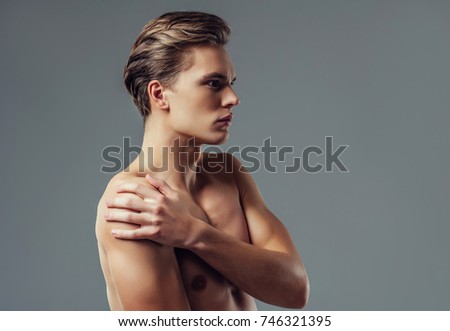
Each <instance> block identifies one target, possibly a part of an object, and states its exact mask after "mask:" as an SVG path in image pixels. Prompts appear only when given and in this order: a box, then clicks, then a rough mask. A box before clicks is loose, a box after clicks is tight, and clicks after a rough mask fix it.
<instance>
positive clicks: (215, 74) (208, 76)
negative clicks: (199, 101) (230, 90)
mask: <svg viewBox="0 0 450 331" xmlns="http://www.w3.org/2000/svg"><path fill="white" fill-rule="evenodd" d="M212 78H218V79H223V80H227V79H228V77H227V76H226V75H224V74H221V73H220V72H211V73H208V74H206V75H203V76H202V77H201V78H200V80H208V79H212ZM235 80H236V76H234V78H233V79H232V80H231V83H234V81H235Z"/></svg>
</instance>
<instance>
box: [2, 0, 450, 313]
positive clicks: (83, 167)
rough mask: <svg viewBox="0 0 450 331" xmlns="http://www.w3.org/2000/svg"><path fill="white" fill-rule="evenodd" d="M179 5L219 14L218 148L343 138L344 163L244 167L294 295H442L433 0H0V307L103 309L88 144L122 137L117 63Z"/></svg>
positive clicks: (381, 300)
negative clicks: (295, 252)
mask: <svg viewBox="0 0 450 331" xmlns="http://www.w3.org/2000/svg"><path fill="white" fill-rule="evenodd" d="M180 9H191V10H203V11H209V12H213V13H215V14H217V15H220V16H222V17H223V18H225V19H226V20H227V21H228V23H229V24H230V25H231V27H232V29H233V36H232V42H231V44H230V46H229V51H230V54H231V56H232V58H233V60H234V63H235V66H236V69H237V74H238V81H237V84H236V91H237V93H238V94H239V96H240V98H241V100H242V104H241V106H239V107H238V108H236V112H235V113H236V121H235V122H234V123H233V127H232V130H231V138H230V141H229V143H228V145H229V146H231V145H240V146H245V145H255V146H261V144H262V141H263V140H264V139H265V138H266V137H269V136H271V137H272V142H273V144H275V145H277V146H282V145H292V146H294V148H295V152H296V155H300V153H301V151H302V150H303V149H304V148H305V147H307V146H310V145H317V146H319V147H322V148H323V146H324V144H325V136H333V137H334V144H335V146H337V145H341V144H342V145H349V148H348V149H347V150H346V151H345V152H344V153H343V154H342V156H341V160H342V161H343V162H344V164H345V165H346V166H347V167H348V169H349V170H350V172H349V173H340V172H339V171H337V169H336V168H335V169H334V171H333V172H331V173H326V172H325V171H322V172H319V173H316V174H309V173H306V172H304V171H299V172H297V173H295V174H286V173H284V172H283V171H278V172H277V173H268V172H266V171H264V170H261V171H259V172H257V173H255V174H254V177H255V178H256V181H257V182H258V184H259V187H260V189H261V191H262V193H263V195H264V197H265V199H266V201H267V204H268V205H269V207H270V208H271V209H272V210H273V211H274V213H275V214H277V215H278V216H279V218H280V219H282V220H283V222H284V223H285V224H286V225H287V227H288V228H289V230H290V232H291V233H292V236H293V238H294V240H295V242H296V244H297V247H298V249H299V251H300V253H301V255H302V258H303V260H304V262H305V265H306V267H307V270H308V273H309V276H310V279H311V297H310V301H309V304H308V306H307V308H306V309H307V310H449V309H450V304H449V300H448V298H449V297H450V287H449V285H448V280H449V279H450V277H449V276H450V261H449V250H450V241H449V240H448V238H447V237H448V234H449V232H450V231H449V230H450V225H449V196H450V189H449V187H450V185H449V184H450V177H449V174H448V169H450V156H449V142H450V130H448V126H449V123H450V112H449V104H450V103H449V101H450V100H449V99H450V93H449V91H450V81H449V79H450V66H449V59H450V38H449V36H450V20H449V17H450V3H449V2H448V1H334V0H333V1H312V0H311V1H277V2H275V1H245V2H242V1H227V2H225V1H221V2H219V1H208V2H206V1H165V2H163V1H132V2H128V1H127V2H125V1H71V2H69V1H61V2H60V1H39V2H37V1H28V2H26V1H1V2H0V41H1V52H0V69H1V89H0V107H1V115H0V116H1V124H0V125H1V128H0V135H1V136H0V137H1V146H0V149H1V150H0V157H1V163H0V167H1V169H0V170H1V174H2V180H1V186H0V198H1V199H0V203H1V221H2V230H1V231H0V251H1V255H0V265H1V271H0V309H2V310H105V309H108V306H107V302H106V294H105V287H104V282H103V278H102V274H101V270H100V267H99V262H98V256H97V250H96V241H95V237H94V221H95V214H96V204H97V202H98V199H99V197H100V195H101V193H102V191H103V189H104V187H105V185H106V183H107V182H108V180H109V178H110V177H111V175H110V174H103V173H101V172H100V167H101V165H102V159H101V151H102V149H103V148H104V147H106V146H108V145H113V144H114V145H118V146H120V145H121V142H122V137H124V136H129V137H131V140H132V142H133V144H136V145H139V144H140V142H141V136H142V124H141V120H140V117H139V115H138V113H137V110H136V109H135V108H134V106H133V105H132V102H131V100H130V98H129V96H128V95H127V94H126V91H125V88H124V87H123V84H122V68H123V65H124V63H125V61H126V59H127V56H128V52H129V49H130V47H131V44H132V42H133V41H134V40H135V38H136V37H137V35H138V33H139V32H140V30H141V28H142V26H143V25H144V24H145V23H146V22H147V21H148V20H149V19H151V18H153V17H155V16H158V15H160V14H162V13H164V12H166V11H170V10H180ZM312 161H318V162H323V159H321V158H320V157H317V158H316V159H313V160H312ZM258 305H259V308H260V309H278V308H276V307H273V306H269V305H266V304H263V303H258Z"/></svg>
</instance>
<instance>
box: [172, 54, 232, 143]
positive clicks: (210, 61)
mask: <svg viewBox="0 0 450 331" xmlns="http://www.w3.org/2000/svg"><path fill="white" fill-rule="evenodd" d="M191 51H192V54H191V56H192V63H193V64H192V66H191V67H190V68H189V69H187V70H184V71H182V72H181V73H180V74H179V76H178V79H177V82H176V83H175V86H174V87H173V89H171V90H166V91H165V92H164V95H165V97H166V98H167V100H168V102H169V106H170V109H169V116H168V121H169V123H168V124H169V125H170V126H171V128H172V129H173V130H174V131H175V132H176V133H177V134H178V135H180V136H183V137H186V138H190V137H195V138H196V142H197V143H202V144H211V145H213V144H221V143H223V142H225V141H226V140H227V138H228V135H229V133H228V129H229V126H230V124H231V121H226V120H222V121H219V120H220V119H223V118H224V117H226V116H229V115H230V114H231V110H232V107H233V106H236V105H237V104H238V103H239V99H238V97H237V95H236V94H235V93H234V91H233V89H232V87H231V84H232V83H233V81H234V80H235V73H234V68H233V64H232V63H231V60H230V57H229V56H228V53H227V51H226V50H225V48H224V47H222V46H200V47H194V48H192V49H191Z"/></svg>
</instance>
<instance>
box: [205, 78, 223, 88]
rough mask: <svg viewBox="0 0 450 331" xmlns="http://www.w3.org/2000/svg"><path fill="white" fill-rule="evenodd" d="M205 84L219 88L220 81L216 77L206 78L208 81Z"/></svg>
mask: <svg viewBox="0 0 450 331" xmlns="http://www.w3.org/2000/svg"><path fill="white" fill-rule="evenodd" d="M206 84H207V85H208V86H209V87H212V88H214V89H219V88H220V87H221V84H220V81H219V80H218V79H212V80H208V81H207V82H206Z"/></svg>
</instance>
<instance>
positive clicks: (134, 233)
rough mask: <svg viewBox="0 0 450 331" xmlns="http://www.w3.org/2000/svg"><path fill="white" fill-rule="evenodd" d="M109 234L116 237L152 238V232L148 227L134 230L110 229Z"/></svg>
mask: <svg viewBox="0 0 450 331" xmlns="http://www.w3.org/2000/svg"><path fill="white" fill-rule="evenodd" d="M111 234H112V235H113V236H114V237H116V238H118V239H132V240H135V239H152V232H151V231H150V230H149V228H148V227H145V228H138V229H136V230H112V231H111Z"/></svg>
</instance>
